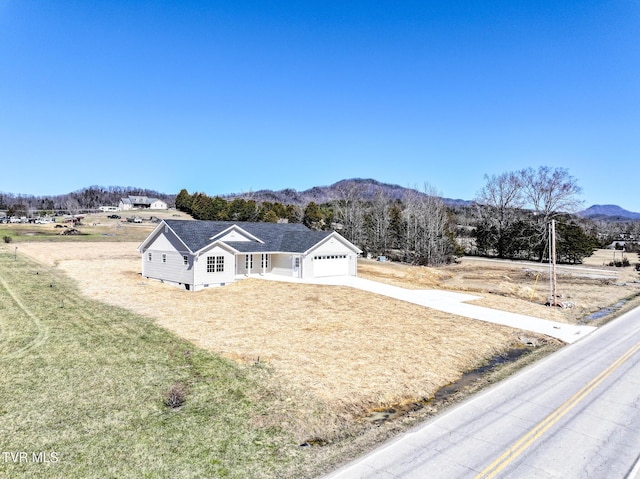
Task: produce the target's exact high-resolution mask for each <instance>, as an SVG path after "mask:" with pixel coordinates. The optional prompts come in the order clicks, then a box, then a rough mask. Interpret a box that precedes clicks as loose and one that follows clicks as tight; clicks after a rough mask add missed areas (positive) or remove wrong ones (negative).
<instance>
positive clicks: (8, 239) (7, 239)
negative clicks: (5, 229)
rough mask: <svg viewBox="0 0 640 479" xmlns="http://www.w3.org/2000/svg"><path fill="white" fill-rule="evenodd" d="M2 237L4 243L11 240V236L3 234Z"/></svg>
mask: <svg viewBox="0 0 640 479" xmlns="http://www.w3.org/2000/svg"><path fill="white" fill-rule="evenodd" d="M2 239H3V240H4V242H5V243H11V241H12V239H11V236H3V237H2Z"/></svg>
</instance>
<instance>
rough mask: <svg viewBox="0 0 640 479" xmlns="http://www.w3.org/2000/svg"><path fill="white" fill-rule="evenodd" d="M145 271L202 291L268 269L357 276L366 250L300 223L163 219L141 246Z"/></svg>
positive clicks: (312, 275) (295, 274) (299, 274)
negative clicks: (360, 260)
mask: <svg viewBox="0 0 640 479" xmlns="http://www.w3.org/2000/svg"><path fill="white" fill-rule="evenodd" d="M138 251H139V252H140V253H141V254H142V276H144V277H145V278H151V279H158V280H161V281H163V282H165V283H169V284H173V285H176V286H180V287H183V288H185V289H187V290H192V291H198V290H200V289H203V288H207V287H210V286H218V285H224V284H226V283H231V282H233V281H236V280H238V279H241V278H245V277H248V276H252V275H262V274H265V273H271V274H277V275H283V276H289V277H293V278H301V279H310V278H318V277H323V276H356V275H357V272H358V263H357V258H358V255H359V254H360V253H362V251H361V250H360V249H359V248H358V247H356V246H355V245H353V244H352V243H351V242H349V241H347V240H346V239H345V238H344V237H342V236H340V235H339V234H338V233H336V232H328V231H313V230H310V229H309V228H307V227H306V226H304V225H302V224H299V223H252V222H231V221H189V220H163V221H162V222H161V223H159V224H158V226H157V227H156V228H155V229H154V230H153V231H152V232H151V234H150V235H149V236H148V237H147V239H145V240H144V241H143V242H142V244H141V245H140V246H139V247H138Z"/></svg>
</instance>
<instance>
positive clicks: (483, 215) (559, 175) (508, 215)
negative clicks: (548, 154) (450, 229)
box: [472, 166, 599, 263]
mask: <svg viewBox="0 0 640 479" xmlns="http://www.w3.org/2000/svg"><path fill="white" fill-rule="evenodd" d="M580 192H581V188H580V187H579V186H578V183H577V180H576V179H575V178H574V177H573V176H571V175H570V174H569V172H568V171H567V170H566V169H564V168H550V167H547V166H542V167H539V168H538V169H533V168H526V169H523V170H519V171H509V172H505V173H502V174H500V175H492V176H488V175H485V185H484V186H483V188H482V189H481V190H480V191H479V193H478V195H477V197H476V211H475V213H476V215H477V219H476V223H475V228H474V229H473V231H472V237H473V238H474V240H475V244H474V248H475V251H476V252H477V253H478V254H481V255H484V256H497V257H498V258H511V259H531V260H537V261H542V260H544V259H546V258H548V257H549V233H550V224H551V221H552V220H555V221H556V222H557V227H556V244H557V255H558V261H561V262H568V263H579V262H581V261H582V259H583V258H585V257H587V256H590V255H591V254H592V253H593V251H594V250H595V249H596V248H597V247H598V245H599V242H598V238H597V236H596V234H595V232H594V231H593V230H591V231H590V230H589V227H588V226H589V225H588V222H584V221H581V220H580V219H579V218H576V217H573V216H572V215H571V214H569V213H570V212H573V211H576V210H577V209H578V207H579V206H580V205H581V202H580V201H579V200H578V198H577V195H578V194H579V193H580Z"/></svg>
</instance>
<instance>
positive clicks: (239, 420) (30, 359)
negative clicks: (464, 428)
mask: <svg viewBox="0 0 640 479" xmlns="http://www.w3.org/2000/svg"><path fill="white" fill-rule="evenodd" d="M0 278H1V280H0V300H1V302H0V334H1V336H0V364H1V367H2V379H1V380H0V417H1V418H2V420H1V421H0V449H1V451H2V452H3V456H2V458H0V477H6V478H17V477H18V478H20V477H24V478H31V477H39V478H61V477H70V478H71V477H73V478H75V477H82V478H121V477H176V478H181V477H185V478H186V477H236V478H246V477H278V476H280V475H281V474H282V471H283V470H284V469H286V468H287V467H288V465H289V464H290V462H291V461H292V460H293V459H294V458H295V457H296V454H299V452H298V451H297V449H296V448H294V447H292V446H291V444H292V438H291V435H290V434H289V433H287V432H286V431H284V430H283V429H282V428H279V427H278V426H277V424H276V422H275V421H271V422H269V411H274V410H276V409H277V408H278V407H280V406H279V404H280V403H281V402H282V401H281V400H280V399H278V396H277V394H276V393H277V391H274V388H273V387H272V386H271V382H270V381H269V377H270V373H269V372H268V371H266V370H265V369H264V368H260V367H257V366H254V367H246V366H242V365H238V364H237V363H235V362H233V361H230V360H226V359H223V358H221V357H219V356H216V355H211V354H208V353H207V352H205V351H203V350H201V349H199V348H196V347H194V346H193V345H192V344H190V343H189V342H188V341H185V340H181V339H179V338H178V337H177V336H175V335H173V334H171V333H169V332H167V331H166V330H164V329H162V328H160V327H158V326H156V325H155V324H153V321H152V320H150V319H147V318H144V317H142V316H140V315H136V314H135V313H132V312H130V311H127V310H124V309H122V308H117V307H114V306H107V305H104V304H103V303H99V302H97V301H93V300H90V299H88V298H87V297H85V296H81V295H80V294H79V292H78V290H77V288H76V286H75V285H74V284H73V283H72V282H71V281H69V280H68V279H66V278H65V277H64V276H63V275H61V274H59V273H58V271H56V270H52V269H50V268H47V267H43V266H42V265H39V264H37V263H35V262H34V261H32V260H30V259H28V258H25V257H24V256H21V255H19V256H18V257H17V258H16V257H14V255H13V254H8V253H7V249H6V248H2V249H0ZM173 386H177V387H178V388H179V387H184V388H186V402H185V403H184V405H183V406H182V407H176V408H173V407H168V406H166V405H165V404H164V400H165V395H166V393H167V392H168V391H169V390H171V388H172V387H173ZM176 405H177V403H176ZM12 455H13V456H12ZM14 458H15V459H14Z"/></svg>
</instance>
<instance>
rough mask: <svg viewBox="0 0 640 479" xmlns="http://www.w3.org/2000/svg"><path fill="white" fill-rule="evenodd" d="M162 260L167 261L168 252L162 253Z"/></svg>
mask: <svg viewBox="0 0 640 479" xmlns="http://www.w3.org/2000/svg"><path fill="white" fill-rule="evenodd" d="M162 262H163V263H166V262H167V255H166V254H164V253H163V254H162Z"/></svg>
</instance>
